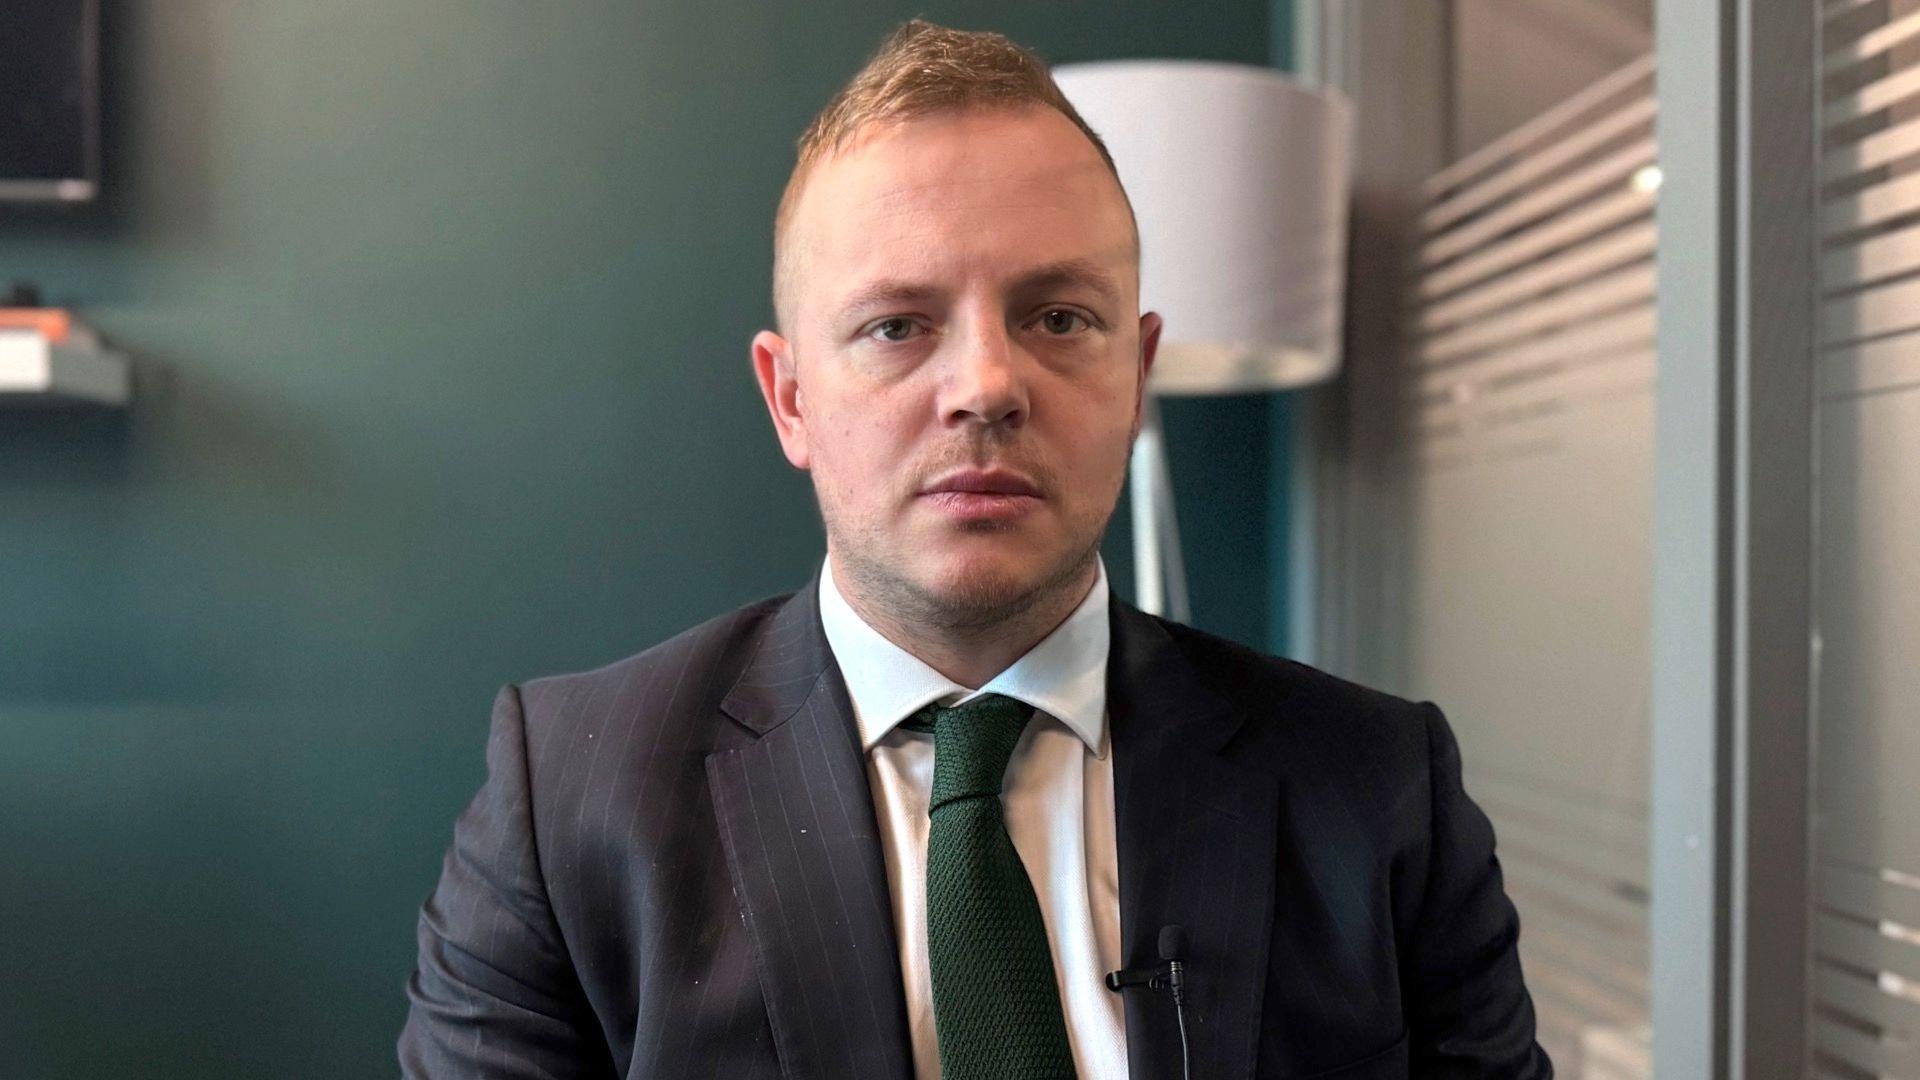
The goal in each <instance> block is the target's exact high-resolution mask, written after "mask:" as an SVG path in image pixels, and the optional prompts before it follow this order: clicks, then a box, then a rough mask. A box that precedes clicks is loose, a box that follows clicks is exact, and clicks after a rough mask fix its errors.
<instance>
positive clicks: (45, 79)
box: [0, 0, 100, 202]
mask: <svg viewBox="0 0 1920 1080" xmlns="http://www.w3.org/2000/svg"><path fill="white" fill-rule="evenodd" d="M99 180H100V8H99V0H0V199H15V200H20V199H26V200H59V201H66V202H81V201H85V200H87V199H91V198H93V196H94V195H95V194H96V193H97V191H98V190H99Z"/></svg>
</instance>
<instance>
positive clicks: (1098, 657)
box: [820, 559, 1127, 1080]
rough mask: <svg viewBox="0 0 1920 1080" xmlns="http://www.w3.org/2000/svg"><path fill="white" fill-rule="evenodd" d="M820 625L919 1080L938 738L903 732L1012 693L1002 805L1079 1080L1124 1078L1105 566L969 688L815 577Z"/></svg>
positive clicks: (925, 1071)
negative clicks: (1019, 651) (1022, 710)
mask: <svg viewBox="0 0 1920 1080" xmlns="http://www.w3.org/2000/svg"><path fill="white" fill-rule="evenodd" d="M820 621H821V623H822V624H823V625H824V627H825V629H826V634H827V644H828V646H829V647H830V648H832V649H833V655H834V659H835V660H837V661H838V662H839V665H840V672H841V674H842V675H843V676H844V677H845V678H846V682H847V695H848V697H849V698H851V699H852V702H853V713H854V719H855V722H856V723H857V724H858V725H859V729H860V741H861V745H862V746H864V747H865V748H866V752H867V782H868V784H869V786H870V787H871V789H872V792H873V809H874V815H875V817H876V818H878V820H879V825H880V842H881V848H882V850H883V852H884V854H885V857H886V866H887V883H888V887H889V888H890V889H891V890H892V894H893V920H894V930H895V931H896V934H897V936H898V938H899V941H900V971H901V975H902V977H903V981H904V983H905V989H906V998H907V1023H908V1026H909V1029H910V1031H911V1033H912V1039H913V1062H914V1073H915V1075H916V1076H917V1077H918V1080H939V1076H940V1042H939V1038H938V1036H937V1034H936V1033H935V1031H934V1017H933V980H932V974H931V970H930V969H929V967H928V966H927V964H928V961H927V825H928V821H927V802H928V799H929V796H930V793H931V791H932V787H933V736H932V735H927V734H921V733H918V732H913V731H906V730H903V729H901V728H900V727H898V726H897V725H898V724H899V723H900V721H902V720H905V719H906V718H907V717H909V716H912V715H913V714H914V713H915V712H917V711H919V710H920V708H921V707H922V706H924V705H926V704H927V703H929V702H939V703H940V704H942V705H953V704H955V703H957V702H961V701H965V700H967V699H969V698H973V697H976V696H978V695H980V694H1004V695H1006V696H1007V697H1011V698H1016V699H1018V700H1020V701H1023V702H1025V703H1026V704H1028V705H1032V706H1033V707H1034V708H1035V710H1037V711H1036V712H1035V714H1034V718H1033V720H1032V722H1030V723H1029V724H1028V725H1027V728H1026V731H1024V732H1023V733H1022V734H1021V736H1020V742H1019V743H1018V744H1017V745H1016V746H1015V747H1014V750H1013V759H1012V761H1011V762H1009V763H1008V765H1007V772H1006V779H1005V782H1004V784H1003V786H1002V789H1001V794H1000V799H1001V803H1002V805H1003V807H1004V808H1005V813H1006V821H1007V832H1008V834H1009V835H1010V836H1011V837H1012V839H1013V846H1014V849H1015V850H1017V851H1018V852H1019V853H1020V862H1021V864H1022V865H1023V866H1025V867H1026V870H1027V877H1028V879H1030V880H1031V881H1032V882H1033V891H1034V895H1035V896H1036V897H1038V899H1039V901H1040V916H1041V918H1042V919H1043V920H1044V921H1045V923H1046V927H1047V941H1048V942H1049V943H1050V944H1051V945H1052V947H1053V970H1054V977H1055V979H1056V980H1057V981H1058V983H1059V986H1060V1003H1061V1005H1062V1006H1063V1007H1064V1009H1065V1010H1066V1023H1067V1038H1068V1040H1069V1041H1070V1042H1071V1043H1072V1045H1073V1061H1074V1066H1075V1068H1076V1069H1077V1071H1078V1072H1079V1075H1081V1076H1083V1077H1090V1078H1091V1077H1124V1076H1126V1075H1127V1041H1126V1018H1125V1013H1124V1012H1123V1010H1122V1007H1121V1000H1120V995H1119V994H1116V993H1114V992H1112V991H1110V990H1108V989H1107V987H1106V983H1105V981H1104V979H1105V977H1106V973H1107V972H1109V971H1112V970H1114V969H1115V968H1118V967H1120V886H1119V870H1118V866H1119V858H1118V855H1117V854H1116V851H1115V847H1114V817H1113V758H1112V755H1110V754H1109V753H1108V752H1107V751H1108V748H1107V716H1106V709H1107V647H1108V644H1109V642H1108V634H1109V630H1108V626H1107V568H1106V564H1105V563H1101V564H1100V567H1099V578H1098V580H1096V581H1095V582H1094V583H1093V589H1092V590H1091V591H1090V592H1088V593H1087V596H1086V599H1085V600H1083V601H1081V603H1080V606H1079V607H1077V608H1075V609H1074V612H1073V614H1072V615H1069V616H1067V619H1066V621H1065V622H1063V623H1061V624H1060V625H1059V626H1058V627H1057V628H1055V629H1054V631H1053V633H1051V634H1049V635H1047V637H1046V638H1045V639H1044V640H1042V641H1041V642H1040V643H1039V644H1038V645H1035V646H1034V647H1033V648H1032V649H1030V650H1028V652H1027V654H1026V655H1024V656H1022V657H1021V658H1020V659H1018V660H1016V661H1014V662H1013V665H1012V666H1011V667H1009V668H1007V669H1006V670H1005V671H1003V672H1001V673H1000V674H999V675H996V676H994V677H993V679H992V680H991V681H989V682H988V683H987V685H985V686H983V687H980V688H979V689H978V690H970V689H968V688H967V687H964V686H961V685H960V684H959V683H956V682H954V681H953V680H951V679H948V678H947V677H946V676H944V675H942V674H940V673H939V672H937V671H935V670H933V668H931V667H929V666H927V664H926V663H924V662H923V661H921V660H920V659H919V658H918V657H915V656H914V655H913V654H911V653H909V652H907V651H906V650H905V649H902V648H901V647H900V646H898V645H896V644H894V643H893V642H892V641H890V640H888V639H887V638H886V637H885V636H883V635H882V634H881V633H880V632H879V631H878V630H875V629H874V628H873V627H872V626H870V625H868V623H867V622H866V620H864V619H862V618H861V617H860V616H859V614H858V613H856V612H855V611H854V610H853V608H852V607H851V606H849V605H848V604H847V601H846V598H845V597H844V596H842V595H841V593H840V590H839V588H838V587H837V586H836V585H835V584H834V581H833V563H832V560H831V559H828V560H827V564H826V566H825V568H823V569H822V570H821V572H820Z"/></svg>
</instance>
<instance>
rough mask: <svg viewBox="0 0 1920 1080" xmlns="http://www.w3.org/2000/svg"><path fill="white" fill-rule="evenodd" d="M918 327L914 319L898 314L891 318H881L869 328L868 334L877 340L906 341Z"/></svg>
mask: <svg viewBox="0 0 1920 1080" xmlns="http://www.w3.org/2000/svg"><path fill="white" fill-rule="evenodd" d="M915 329H916V327H915V325H914V321H913V320H912V319H909V318H906V317H905V316H899V315H896V316H894V317H893V318H891V319H881V320H880V321H879V322H877V323H874V324H873V325H872V326H870V327H868V328H867V336H868V337H870V338H873V339H874V340H876V341H892V342H898V341H906V340H908V339H909V338H911V337H912V336H913V331H914V330H915Z"/></svg>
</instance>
